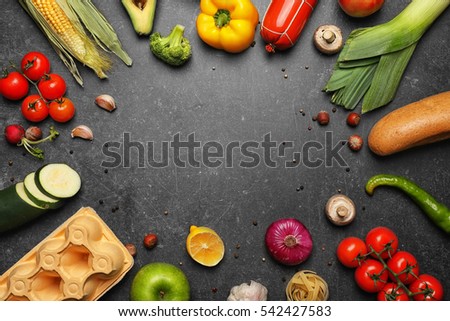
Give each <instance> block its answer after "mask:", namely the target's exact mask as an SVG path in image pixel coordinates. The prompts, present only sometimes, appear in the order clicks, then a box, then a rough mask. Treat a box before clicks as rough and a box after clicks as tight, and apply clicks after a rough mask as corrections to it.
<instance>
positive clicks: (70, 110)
mask: <svg viewBox="0 0 450 321" xmlns="http://www.w3.org/2000/svg"><path fill="white" fill-rule="evenodd" d="M49 108H50V110H49V111H50V117H51V118H52V119H53V120H54V121H57V122H59V123H65V122H68V121H69V120H71V119H72V118H73V116H74V115H75V106H74V105H73V102H72V101H71V100H70V99H69V98H66V97H62V98H61V99H58V100H55V101H52V102H51V103H50V105H49Z"/></svg>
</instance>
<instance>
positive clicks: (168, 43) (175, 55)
mask: <svg viewBox="0 0 450 321" xmlns="http://www.w3.org/2000/svg"><path fill="white" fill-rule="evenodd" d="M183 35H184V26H182V25H176V26H175V27H174V28H173V29H172V32H171V33H170V35H168V36H167V37H162V36H161V34H160V33H159V32H154V33H152V34H151V35H150V50H151V51H152V53H153V54H154V55H155V56H156V57H158V58H159V59H161V60H162V61H164V62H166V63H168V64H169V65H172V66H180V65H182V64H184V63H185V62H186V61H188V60H189V58H191V55H192V50H191V44H190V42H189V40H188V39H187V38H185V37H183Z"/></svg>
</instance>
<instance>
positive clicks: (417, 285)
mask: <svg viewBox="0 0 450 321" xmlns="http://www.w3.org/2000/svg"><path fill="white" fill-rule="evenodd" d="M409 290H410V291H411V292H412V293H418V292H425V293H420V294H416V295H414V296H413V299H414V300H416V301H441V300H442V299H443V298H444V287H443V286H442V284H441V282H439V280H438V279H436V278H435V277H434V276H431V275H429V274H421V275H419V278H418V279H417V280H415V281H414V282H413V283H412V284H411V285H410V286H409Z"/></svg>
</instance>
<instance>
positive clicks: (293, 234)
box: [265, 218, 313, 265]
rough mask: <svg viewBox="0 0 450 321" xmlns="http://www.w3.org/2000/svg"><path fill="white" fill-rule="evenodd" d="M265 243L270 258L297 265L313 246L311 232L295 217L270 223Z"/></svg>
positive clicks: (308, 254) (309, 253) (309, 252)
mask: <svg viewBox="0 0 450 321" xmlns="http://www.w3.org/2000/svg"><path fill="white" fill-rule="evenodd" d="M265 243H266V248H267V250H268V251H269V254H270V255H271V256H272V258H273V259H274V260H276V261H278V262H279V263H281V264H284V265H298V264H300V263H302V262H304V261H306V260H307V259H308V257H309V256H310V255H311V252H312V248H313V241H312V238H311V234H310V233H309V231H308V229H307V228H306V226H305V225H303V223H301V222H300V221H299V220H297V219H295V218H285V219H279V220H277V221H275V222H273V223H272V224H270V225H269V227H268V228H267V231H266V236H265Z"/></svg>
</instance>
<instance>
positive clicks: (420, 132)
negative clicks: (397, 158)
mask: <svg viewBox="0 0 450 321" xmlns="http://www.w3.org/2000/svg"><path fill="white" fill-rule="evenodd" d="M448 138H450V91H446V92H443V93H440V94H437V95H433V96H429V97H427V98H424V99H422V100H419V101H416V102H414V103H411V104H409V105H406V106H404V107H401V108H399V109H396V110H394V111H392V112H390V113H389V114H387V115H386V116H384V117H383V118H381V119H380V120H379V121H378V122H377V123H376V124H375V125H374V126H373V127H372V129H371V131H370V133H369V137H368V145H369V148H370V150H372V152H374V153H375V154H377V155H380V156H386V155H391V154H394V153H397V152H400V151H403V150H406V149H409V148H412V147H416V146H421V145H425V144H431V143H434V142H438V141H441V140H445V139H448Z"/></svg>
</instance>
